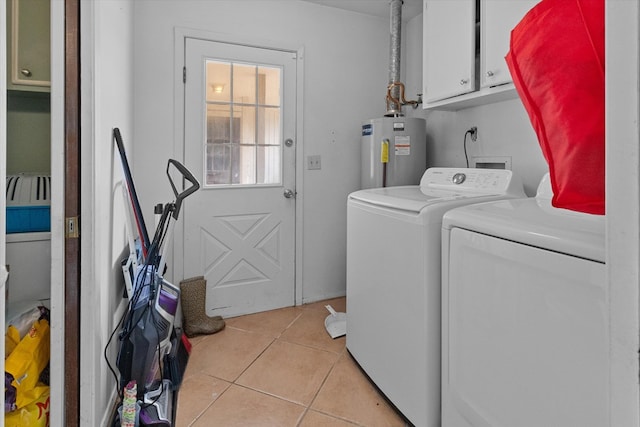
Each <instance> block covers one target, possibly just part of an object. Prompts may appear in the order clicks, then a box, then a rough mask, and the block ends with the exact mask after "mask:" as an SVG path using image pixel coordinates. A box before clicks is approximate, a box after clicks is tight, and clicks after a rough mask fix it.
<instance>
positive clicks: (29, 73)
mask: <svg viewBox="0 0 640 427" xmlns="http://www.w3.org/2000/svg"><path fill="white" fill-rule="evenodd" d="M20 72H21V73H22V75H23V76H25V77H31V70H29V69H28V68H23V69H22V70H20Z"/></svg>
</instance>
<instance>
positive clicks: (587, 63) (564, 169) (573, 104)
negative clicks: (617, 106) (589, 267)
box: [505, 0, 605, 215]
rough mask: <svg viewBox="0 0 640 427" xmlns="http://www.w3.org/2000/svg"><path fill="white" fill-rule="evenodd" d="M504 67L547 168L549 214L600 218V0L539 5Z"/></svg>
mask: <svg viewBox="0 0 640 427" xmlns="http://www.w3.org/2000/svg"><path fill="white" fill-rule="evenodd" d="M505 59H506V61H507V65H508V67H509V71H510V72H511V76H512V78H513V82H514V85H515V87H516V90H517V91H518V94H519V95H520V99H521V100H522V102H523V104H524V107H525V109H526V110H527V113H528V114H529V119H530V120H531V124H532V125H533V128H534V130H535V132H536V135H537V136H538V141H539V143H540V147H541V148H542V153H543V155H544V157H545V159H546V160H547V163H548V164H549V175H550V177H551V187H552V189H553V194H554V196H553V199H552V204H553V206H556V207H560V208H565V209H571V210H575V211H580V212H587V213H592V214H599V215H603V214H604V212H605V158H604V154H605V139H604V135H605V134H604V131H605V130H604V0H543V1H541V2H540V3H538V4H537V5H536V6H535V7H534V8H533V9H531V10H530V11H529V12H528V13H527V15H525V17H524V18H523V19H522V21H520V23H519V24H518V25H517V26H516V27H515V28H514V29H513V30H512V31H511V44H510V50H509V53H508V54H507V56H506V58H505Z"/></svg>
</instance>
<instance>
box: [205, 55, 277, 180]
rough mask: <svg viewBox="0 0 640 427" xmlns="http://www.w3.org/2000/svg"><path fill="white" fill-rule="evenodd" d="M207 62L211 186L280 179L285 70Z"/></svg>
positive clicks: (208, 150) (207, 163) (207, 177)
mask: <svg viewBox="0 0 640 427" xmlns="http://www.w3.org/2000/svg"><path fill="white" fill-rule="evenodd" d="M206 67H207V83H206V84H207V87H206V104H207V105H206V111H207V113H206V114H207V118H206V123H207V124H206V143H205V147H206V148H205V155H206V172H205V179H204V181H205V185H207V186H215V185H256V184H280V183H281V182H282V170H281V169H282V150H281V148H280V144H281V134H282V132H281V123H280V121H281V109H280V105H279V104H280V99H281V94H280V92H281V81H280V80H281V77H282V71H281V69H280V68H274V67H264V66H258V65H248V64H236V63H233V62H226V61H222V60H207V61H206ZM256 85H257V86H256Z"/></svg>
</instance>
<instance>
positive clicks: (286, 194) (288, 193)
mask: <svg viewBox="0 0 640 427" xmlns="http://www.w3.org/2000/svg"><path fill="white" fill-rule="evenodd" d="M284 197H286V198H287V199H291V198H294V199H295V197H296V192H295V191H293V190H290V189H288V188H287V189H286V190H284Z"/></svg>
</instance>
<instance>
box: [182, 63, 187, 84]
mask: <svg viewBox="0 0 640 427" xmlns="http://www.w3.org/2000/svg"><path fill="white" fill-rule="evenodd" d="M186 82H187V67H182V83H186Z"/></svg>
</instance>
